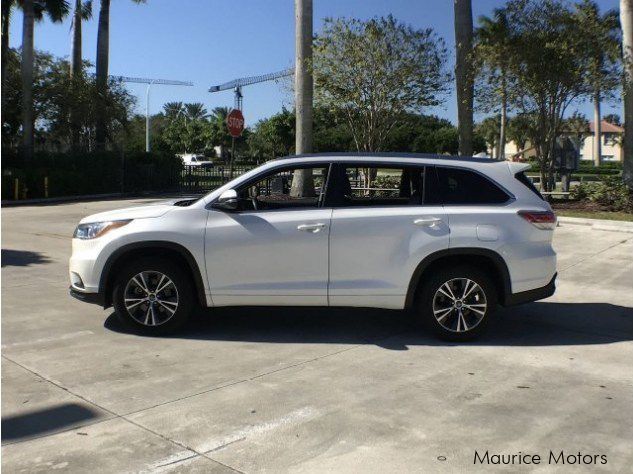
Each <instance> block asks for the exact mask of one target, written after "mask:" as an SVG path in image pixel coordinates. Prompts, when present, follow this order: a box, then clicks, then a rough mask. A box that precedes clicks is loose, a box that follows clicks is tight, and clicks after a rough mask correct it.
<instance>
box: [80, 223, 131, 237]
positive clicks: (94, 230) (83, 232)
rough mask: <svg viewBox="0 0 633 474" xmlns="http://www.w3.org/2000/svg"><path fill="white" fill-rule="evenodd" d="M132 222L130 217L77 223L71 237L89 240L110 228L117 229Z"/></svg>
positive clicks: (108, 230)
mask: <svg viewBox="0 0 633 474" xmlns="http://www.w3.org/2000/svg"><path fill="white" fill-rule="evenodd" d="M130 222H132V219H128V220H125V221H106V222H91V223H90V224H79V225H78V226H77V228H76V229H75V233H74V234H73V238H75V239H82V240H89V239H96V238H97V237H101V236H102V235H103V234H105V233H107V232H110V231H111V230H112V229H118V228H119V227H123V226H124V225H127V224H129V223H130Z"/></svg>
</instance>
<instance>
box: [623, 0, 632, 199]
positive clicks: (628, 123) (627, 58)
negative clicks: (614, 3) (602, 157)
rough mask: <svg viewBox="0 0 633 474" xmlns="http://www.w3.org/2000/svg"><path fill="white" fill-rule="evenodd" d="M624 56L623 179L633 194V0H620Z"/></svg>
mask: <svg viewBox="0 0 633 474" xmlns="http://www.w3.org/2000/svg"><path fill="white" fill-rule="evenodd" d="M620 24H621V25H622V52H623V56H624V91H623V92H624V94H623V95H624V143H623V146H622V153H623V156H624V170H623V172H622V178H623V179H624V182H625V183H626V185H627V186H628V187H629V189H630V190H631V191H632V192H633V0H620Z"/></svg>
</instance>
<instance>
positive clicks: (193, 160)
mask: <svg viewBox="0 0 633 474" xmlns="http://www.w3.org/2000/svg"><path fill="white" fill-rule="evenodd" d="M178 156H179V157H180V158H181V159H182V162H183V163H184V165H185V166H200V167H203V168H212V167H213V161H211V160H210V159H209V158H207V157H206V156H204V155H199V154H196V153H184V154H182V155H178Z"/></svg>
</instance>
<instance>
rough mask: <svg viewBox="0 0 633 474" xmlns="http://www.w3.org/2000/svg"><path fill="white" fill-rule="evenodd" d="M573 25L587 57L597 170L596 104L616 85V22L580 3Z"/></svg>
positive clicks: (598, 121)
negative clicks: (576, 25) (581, 39)
mask: <svg viewBox="0 0 633 474" xmlns="http://www.w3.org/2000/svg"><path fill="white" fill-rule="evenodd" d="M575 17H576V21H577V22H578V25H579V28H578V30H579V33H580V34H581V35H582V38H583V47H584V48H585V50H586V51H587V52H588V53H589V57H590V60H589V64H588V71H587V73H588V74H587V78H588V81H589V86H590V87H591V90H592V91H593V93H592V96H593V110H594V114H593V118H594V138H593V160H594V164H595V165H596V166H600V157H601V156H602V123H601V122H602V118H601V111H600V102H601V101H602V99H603V98H604V97H605V96H606V95H608V94H609V93H611V92H612V91H613V90H614V89H615V88H616V87H618V86H619V85H620V75H619V70H618V65H619V62H620V57H621V56H620V55H621V50H620V37H619V36H620V22H619V19H618V12H617V11H616V10H609V11H607V12H605V13H604V14H602V15H601V14H600V9H599V7H598V5H597V4H596V3H595V2H593V1H591V0H584V1H583V2H582V3H581V4H579V5H578V6H577V7H576V15H575Z"/></svg>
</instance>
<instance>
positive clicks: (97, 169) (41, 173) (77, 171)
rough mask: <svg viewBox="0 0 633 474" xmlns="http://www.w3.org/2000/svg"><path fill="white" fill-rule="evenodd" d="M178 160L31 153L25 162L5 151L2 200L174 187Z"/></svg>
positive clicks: (141, 155)
mask: <svg viewBox="0 0 633 474" xmlns="http://www.w3.org/2000/svg"><path fill="white" fill-rule="evenodd" d="M181 169H182V162H181V160H180V159H179V158H176V157H174V156H171V155H167V154H161V153H127V154H121V153H117V152H90V153H44V152H39V153H35V155H34V157H33V159H32V161H30V162H29V163H25V162H24V161H23V160H22V159H20V158H19V157H18V156H16V155H15V154H13V155H12V154H11V152H3V157H2V199H13V198H14V191H15V180H16V178H17V179H18V194H19V199H25V198H27V199H30V198H43V197H46V192H45V178H48V197H63V196H81V195H88V194H106V193H118V192H139V191H171V190H175V189H177V187H178V186H179V180H180V171H181Z"/></svg>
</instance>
